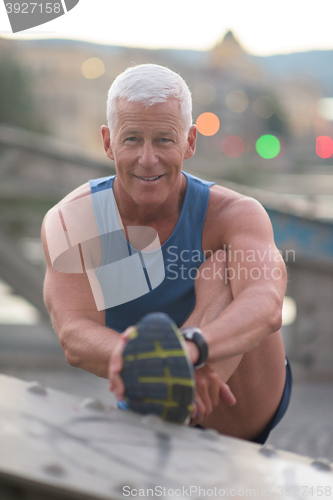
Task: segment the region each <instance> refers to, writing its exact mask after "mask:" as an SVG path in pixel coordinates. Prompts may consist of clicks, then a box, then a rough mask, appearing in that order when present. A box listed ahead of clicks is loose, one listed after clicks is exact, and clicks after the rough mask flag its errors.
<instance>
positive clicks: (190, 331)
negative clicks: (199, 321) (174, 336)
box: [180, 326, 208, 369]
mask: <svg viewBox="0 0 333 500" xmlns="http://www.w3.org/2000/svg"><path fill="white" fill-rule="evenodd" d="M180 332H181V334H182V335H183V337H184V339H185V340H188V341H190V342H194V344H195V345H196V346H197V348H198V350H199V358H198V360H197V361H196V362H195V363H194V364H193V366H194V368H196V369H197V368H201V367H202V366H204V365H205V363H206V360H207V358H208V344H207V342H206V339H205V337H204V336H203V334H202V331H201V330H200V328H197V327H194V326H187V327H185V328H181V329H180Z"/></svg>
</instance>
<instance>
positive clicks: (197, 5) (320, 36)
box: [0, 0, 333, 55]
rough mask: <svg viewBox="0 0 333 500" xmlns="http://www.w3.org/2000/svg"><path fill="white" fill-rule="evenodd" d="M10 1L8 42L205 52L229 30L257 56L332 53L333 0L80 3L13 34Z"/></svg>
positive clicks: (3, 25)
mask: <svg viewBox="0 0 333 500" xmlns="http://www.w3.org/2000/svg"><path fill="white" fill-rule="evenodd" d="M9 1H11V0H5V1H4V2H2V1H1V0H0V36H1V35H3V36H9V37H10V38H23V37H24V38H41V37H42V38H43V37H50V36H51V37H64V38H75V39H80V40H88V41H93V42H97V43H106V44H111V45H125V46H135V47H145V48H168V47H170V48H181V49H194V50H209V49H211V48H212V47H213V46H214V45H215V44H216V43H217V42H218V41H219V40H220V39H221V38H222V36H223V35H224V34H225V33H226V31H228V30H229V29H230V30H232V31H233V33H234V35H235V37H236V38H237V39H238V40H239V42H240V43H241V44H242V45H243V47H244V48H245V49H246V50H247V51H248V52H250V53H252V54H255V55H272V54H282V53H290V52H299V51H306V50H315V49H324V50H325V49H331V50H333V29H332V18H333V0H315V1H314V2H307V1H305V0H302V1H301V0H279V1H278V2H275V1H274V0H200V1H199V0H164V1H163V2H162V1H158V0H125V1H124V0H80V1H79V3H78V4H77V5H76V7H74V8H73V9H72V10H70V11H69V12H68V13H67V14H65V15H63V16H61V17H59V18H57V19H54V20H53V21H50V22H48V23H46V24H43V25H41V26H38V27H35V28H33V29H31V30H27V31H25V32H21V33H20V34H19V33H17V34H15V35H13V34H11V27H10V24H9V20H8V18H7V14H6V9H5V3H6V4H7V3H8V2H9ZM14 1H15V0H13V2H14ZM20 1H21V3H22V0H20ZM27 1H28V2H29V1H30V0H27ZM36 1H37V0H36ZM59 1H61V2H63V0H59Z"/></svg>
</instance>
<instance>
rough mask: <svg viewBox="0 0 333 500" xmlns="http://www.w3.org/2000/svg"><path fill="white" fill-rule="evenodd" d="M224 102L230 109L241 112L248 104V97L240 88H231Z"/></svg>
mask: <svg viewBox="0 0 333 500" xmlns="http://www.w3.org/2000/svg"><path fill="white" fill-rule="evenodd" d="M225 103H226V105H227V107H228V108H229V109H230V111H233V112H234V113H243V112H244V111H245V110H246V109H247V107H248V105H249V99H248V97H247V95H246V94H245V92H243V91H242V90H233V91H232V92H229V94H228V95H227V97H226V99H225Z"/></svg>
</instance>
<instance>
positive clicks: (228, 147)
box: [222, 135, 244, 158]
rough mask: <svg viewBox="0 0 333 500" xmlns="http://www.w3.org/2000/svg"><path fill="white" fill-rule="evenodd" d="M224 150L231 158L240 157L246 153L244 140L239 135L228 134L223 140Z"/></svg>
mask: <svg viewBox="0 0 333 500" xmlns="http://www.w3.org/2000/svg"><path fill="white" fill-rule="evenodd" d="M222 151H223V153H224V154H225V155H226V156H229V158H238V156H241V154H243V153H244V141H243V139H242V138H241V137H239V136H238V135H228V136H227V137H226V138H225V139H224V140H223V142H222Z"/></svg>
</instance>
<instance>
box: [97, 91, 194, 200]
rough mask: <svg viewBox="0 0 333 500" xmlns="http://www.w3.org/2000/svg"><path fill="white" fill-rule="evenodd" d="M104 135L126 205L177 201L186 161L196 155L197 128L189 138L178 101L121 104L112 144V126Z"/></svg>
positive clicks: (192, 130) (106, 129)
mask: <svg viewBox="0 0 333 500" xmlns="http://www.w3.org/2000/svg"><path fill="white" fill-rule="evenodd" d="M102 135H103V141H104V148H105V151H106V154H107V156H108V157H109V158H111V159H112V160H114V161H115V167H116V172H117V178H116V181H115V189H116V191H118V194H119V196H118V198H120V200H121V202H122V203H124V202H125V203H127V204H130V205H133V203H134V206H135V205H137V206H140V207H142V208H143V207H146V208H148V207H150V208H153V207H158V206H160V205H162V204H163V203H166V204H168V203H173V200H174V199H176V200H178V198H179V193H180V191H181V189H182V175H181V170H182V166H183V162H184V160H185V159H187V158H190V157H191V156H192V155H193V154H194V151H195V141H196V128H195V126H192V127H191V129H190V131H189V134H188V135H187V134H186V133H185V131H184V128H183V123H182V119H181V115H180V109H179V101H178V100H177V99H169V100H168V101H166V102H164V103H160V104H153V105H152V106H148V107H146V106H145V105H144V104H142V103H137V102H129V101H125V100H120V101H119V102H118V104H117V122H116V125H115V128H114V130H113V131H112V137H111V140H110V131H109V129H108V127H102Z"/></svg>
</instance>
